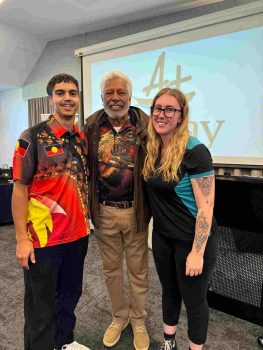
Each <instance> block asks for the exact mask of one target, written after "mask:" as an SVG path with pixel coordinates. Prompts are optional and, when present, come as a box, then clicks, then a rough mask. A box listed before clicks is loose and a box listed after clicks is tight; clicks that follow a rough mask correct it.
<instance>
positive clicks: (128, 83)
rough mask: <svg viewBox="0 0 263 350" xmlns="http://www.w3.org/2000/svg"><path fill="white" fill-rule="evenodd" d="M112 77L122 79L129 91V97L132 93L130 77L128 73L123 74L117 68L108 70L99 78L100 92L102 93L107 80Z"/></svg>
mask: <svg viewBox="0 0 263 350" xmlns="http://www.w3.org/2000/svg"><path fill="white" fill-rule="evenodd" d="M112 79H121V80H123V81H124V82H125V83H126V86H127V89H128V91H129V94H130V97H131V95H132V83H131V80H130V78H129V77H128V75H126V74H124V73H122V72H119V71H117V70H112V71H110V72H108V73H107V74H105V75H104V77H103V78H102V79H101V82H100V90H101V93H102V94H103V91H104V88H105V85H106V83H107V81H109V80H112Z"/></svg>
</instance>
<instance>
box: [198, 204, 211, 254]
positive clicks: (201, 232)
mask: <svg viewBox="0 0 263 350" xmlns="http://www.w3.org/2000/svg"><path fill="white" fill-rule="evenodd" d="M208 228H209V225H208V223H207V221H206V217H205V215H204V213H203V211H202V212H201V213H200V215H199V216H198V218H197V222H196V235H195V248H196V250H197V252H199V251H200V250H201V248H202V246H203V244H204V243H205V242H206V239H207V236H208V232H207V230H208Z"/></svg>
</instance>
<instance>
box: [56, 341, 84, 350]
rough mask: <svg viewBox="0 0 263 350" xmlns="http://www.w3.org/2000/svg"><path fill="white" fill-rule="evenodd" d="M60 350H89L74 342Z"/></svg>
mask: <svg viewBox="0 0 263 350" xmlns="http://www.w3.org/2000/svg"><path fill="white" fill-rule="evenodd" d="M61 349H62V350H64V349H67V350H91V349H90V348H88V347H87V346H85V345H81V344H79V343H77V342H76V341H74V342H73V343H71V344H65V345H63V346H62V348H61Z"/></svg>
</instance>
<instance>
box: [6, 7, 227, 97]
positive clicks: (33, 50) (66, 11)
mask: <svg viewBox="0 0 263 350" xmlns="http://www.w3.org/2000/svg"><path fill="white" fill-rule="evenodd" d="M220 1H222V0H213V1H212V0H148V1H142V0H132V1H131V0H111V1H109V0H3V1H2V2H1V0H0V91H1V90H6V89H10V88H13V87H19V86H22V85H23V84H24V82H25V81H26V79H27V77H28V75H29V74H30V72H31V70H32V69H33V67H34V65H35V64H36V62H37V60H38V58H39V57H40V55H41V53H42V51H43V49H44V47H45V45H46V43H47V42H48V41H52V40H55V39H61V38H65V37H69V36H73V35H77V34H81V33H87V32H93V31H97V30H101V29H103V28H108V27H111V26H116V25H120V24H124V23H129V22H135V21H138V20H142V19H146V18H151V17H154V16H158V15H165V14H169V13H175V12H177V11H181V10H185V9H191V8H195V7H198V6H204V5H208V4H211V3H216V2H220Z"/></svg>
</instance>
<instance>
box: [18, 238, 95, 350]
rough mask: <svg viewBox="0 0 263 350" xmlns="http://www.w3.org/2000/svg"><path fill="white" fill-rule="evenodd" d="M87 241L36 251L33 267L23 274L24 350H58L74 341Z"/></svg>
mask: <svg viewBox="0 0 263 350" xmlns="http://www.w3.org/2000/svg"><path fill="white" fill-rule="evenodd" d="M88 238H89V237H88V236H86V237H84V238H81V239H79V240H77V241H74V242H70V243H67V244H61V245H57V246H53V247H45V248H36V249H35V256H36V263H35V264H32V263H30V264H29V266H30V269H29V270H24V283H25V300H24V313H25V327H24V338H25V350H53V349H54V348H58V349H60V348H61V346H62V345H64V344H67V343H72V342H73V341H74V335H73V329H74V326H75V322H76V316H75V314H74V310H75V307H76V305H77V303H78V300H79V298H80V296H81V293H82V281H83V265H84V258H85V256H86V254H87V249H88Z"/></svg>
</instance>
